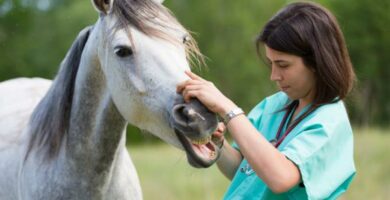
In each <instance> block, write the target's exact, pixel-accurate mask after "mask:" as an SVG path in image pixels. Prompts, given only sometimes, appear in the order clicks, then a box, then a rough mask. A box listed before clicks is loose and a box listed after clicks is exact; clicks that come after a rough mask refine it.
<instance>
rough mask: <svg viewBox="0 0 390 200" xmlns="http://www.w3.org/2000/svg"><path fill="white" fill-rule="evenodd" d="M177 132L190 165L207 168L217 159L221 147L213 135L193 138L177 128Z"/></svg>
mask: <svg viewBox="0 0 390 200" xmlns="http://www.w3.org/2000/svg"><path fill="white" fill-rule="evenodd" d="M175 133H176V136H177V138H178V139H179V141H180V143H181V144H182V145H183V147H184V150H185V152H186V154H187V159H188V162H189V164H190V165H192V166H193V167H196V168H207V167H210V166H211V165H212V164H214V163H215V162H216V161H217V159H218V157H219V155H220V148H219V147H218V145H216V144H215V143H214V142H213V140H212V136H207V137H204V138H200V139H191V138H189V137H186V136H184V135H183V134H182V133H181V132H180V131H179V130H177V129H175Z"/></svg>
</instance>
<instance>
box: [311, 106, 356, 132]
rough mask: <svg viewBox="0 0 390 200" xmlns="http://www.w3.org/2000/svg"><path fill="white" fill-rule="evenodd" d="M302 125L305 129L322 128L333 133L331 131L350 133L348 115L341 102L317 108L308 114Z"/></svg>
mask: <svg viewBox="0 0 390 200" xmlns="http://www.w3.org/2000/svg"><path fill="white" fill-rule="evenodd" d="M305 121H306V122H305V123H304V124H305V126H306V127H308V126H313V127H322V129H325V130H328V131H329V132H333V131H332V130H339V129H343V130H345V131H348V132H349V131H352V130H351V124H350V122H349V118H348V113H347V110H346V108H345V105H344V102H343V101H341V100H340V101H338V102H335V103H330V104H325V105H322V106H321V107H319V108H317V109H316V111H314V112H313V113H312V114H310V115H309V116H308V117H307V119H306V120H305Z"/></svg>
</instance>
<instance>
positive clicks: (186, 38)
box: [183, 35, 191, 44]
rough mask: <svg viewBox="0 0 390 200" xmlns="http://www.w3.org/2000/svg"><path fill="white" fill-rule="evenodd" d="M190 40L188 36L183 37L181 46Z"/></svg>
mask: <svg viewBox="0 0 390 200" xmlns="http://www.w3.org/2000/svg"><path fill="white" fill-rule="evenodd" d="M190 40H191V38H190V36H189V35H185V36H184V37H183V44H185V43H187V42H189V41H190Z"/></svg>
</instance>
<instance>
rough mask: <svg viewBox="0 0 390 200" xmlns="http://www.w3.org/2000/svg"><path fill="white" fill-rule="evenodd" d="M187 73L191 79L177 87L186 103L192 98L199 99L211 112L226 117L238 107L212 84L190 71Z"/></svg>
mask: <svg viewBox="0 0 390 200" xmlns="http://www.w3.org/2000/svg"><path fill="white" fill-rule="evenodd" d="M185 73H186V74H187V75H188V76H189V77H190V78H191V79H189V80H187V81H184V82H182V83H180V84H179V85H178V86H177V92H178V93H182V95H183V97H184V101H186V102H188V101H189V100H190V99H191V98H197V99H198V100H199V101H200V102H202V103H203V104H204V105H205V106H206V107H207V108H208V109H209V110H211V111H212V112H215V113H218V114H219V115H220V116H225V114H226V113H227V112H229V111H231V110H232V109H234V108H236V107H237V106H236V105H235V104H234V103H233V102H232V101H231V100H230V99H228V98H226V97H225V96H224V95H223V94H222V93H221V91H219V90H218V89H217V88H216V87H215V85H214V84H213V83H212V82H210V81H207V80H204V79H203V78H201V77H199V76H198V75H196V74H194V73H192V72H190V71H186V72H185Z"/></svg>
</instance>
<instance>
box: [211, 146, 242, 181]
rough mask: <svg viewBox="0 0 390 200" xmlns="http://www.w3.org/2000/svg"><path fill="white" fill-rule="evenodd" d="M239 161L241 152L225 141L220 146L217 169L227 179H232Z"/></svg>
mask: <svg viewBox="0 0 390 200" xmlns="http://www.w3.org/2000/svg"><path fill="white" fill-rule="evenodd" d="M241 161H242V155H241V153H240V152H239V151H237V150H236V149H235V148H233V147H232V146H230V144H229V143H227V142H226V141H225V142H224V144H223V147H222V152H221V155H220V157H219V159H218V161H217V166H218V168H219V170H220V171H221V172H222V173H223V174H224V175H225V176H226V177H227V178H228V179H230V180H232V179H233V177H234V174H235V173H236V171H237V169H238V166H239V165H240V163H241Z"/></svg>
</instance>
